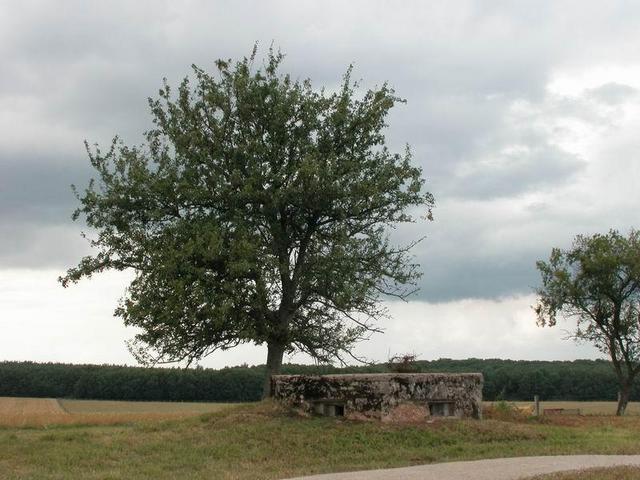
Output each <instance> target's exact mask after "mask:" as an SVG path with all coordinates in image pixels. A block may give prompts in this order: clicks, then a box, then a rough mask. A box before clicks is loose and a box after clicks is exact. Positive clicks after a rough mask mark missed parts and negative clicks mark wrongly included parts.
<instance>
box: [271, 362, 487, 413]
mask: <svg viewBox="0 0 640 480" xmlns="http://www.w3.org/2000/svg"><path fill="white" fill-rule="evenodd" d="M271 383H272V385H271V386H272V392H273V395H274V398H275V399H276V400H278V401H279V402H281V403H283V404H285V405H287V406H289V407H291V408H294V409H297V410H300V411H302V412H304V413H307V414H316V415H325V416H330V417H346V418H377V419H380V420H388V421H394V420H398V421H402V420H420V419H426V418H429V417H449V418H482V384H483V378H482V374H480V373H455V374H453V373H379V374H370V373H365V374H346V375H274V376H273V377H272V378H271Z"/></svg>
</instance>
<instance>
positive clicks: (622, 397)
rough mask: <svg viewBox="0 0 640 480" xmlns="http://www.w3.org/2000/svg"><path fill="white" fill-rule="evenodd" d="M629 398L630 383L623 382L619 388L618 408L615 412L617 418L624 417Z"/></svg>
mask: <svg viewBox="0 0 640 480" xmlns="http://www.w3.org/2000/svg"><path fill="white" fill-rule="evenodd" d="M630 396H631V383H627V382H624V383H623V384H622V385H621V387H620V392H619V394H618V408H617V410H616V415H617V416H619V417H620V416H622V415H624V412H625V410H626V409H627V404H628V403H629V397H630Z"/></svg>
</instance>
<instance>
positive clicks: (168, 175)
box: [60, 49, 434, 393]
mask: <svg viewBox="0 0 640 480" xmlns="http://www.w3.org/2000/svg"><path fill="white" fill-rule="evenodd" d="M282 61H283V55H282V54H280V53H275V52H273V51H271V50H270V51H269V54H268V56H267V57H266V58H265V60H264V61H263V63H262V65H259V66H256V52H255V49H254V52H253V54H252V55H251V56H250V57H248V58H244V59H242V60H239V61H236V62H233V61H231V60H228V61H223V60H219V61H217V62H216V72H215V73H208V72H206V71H205V70H203V69H201V68H199V67H196V66H193V77H192V78H191V79H190V78H189V77H187V78H185V79H184V80H183V82H182V83H181V84H180V85H179V87H178V88H177V91H176V93H175V95H174V92H173V90H172V88H171V87H170V86H169V85H168V84H167V82H166V80H165V82H164V85H163V87H162V88H161V89H160V91H159V97H158V98H156V99H149V105H150V108H151V113H152V116H153V123H154V127H153V128H152V129H151V130H149V131H148V132H147V133H146V137H145V138H146V140H145V142H144V143H143V144H142V145H140V146H127V145H125V143H124V142H123V141H122V140H120V139H119V138H117V137H116V138H115V139H114V141H113V142H112V144H111V146H110V148H109V149H107V150H106V151H103V150H101V149H100V148H99V147H98V146H94V147H87V151H88V155H89V159H90V162H91V164H92V165H93V167H94V169H95V171H96V173H97V178H96V179H94V180H92V181H91V182H90V184H89V186H88V187H87V188H86V189H84V190H82V191H76V195H77V197H78V200H79V201H80V207H79V208H78V209H77V210H76V212H75V213H74V219H77V218H84V219H85V220H86V223H87V224H88V226H89V227H92V229H94V231H95V232H97V233H96V236H95V238H92V239H91V245H92V246H93V247H94V249H95V250H96V253H95V254H94V255H92V256H87V257H85V258H83V259H82V260H81V261H80V263H79V264H78V266H76V267H74V268H71V269H69V270H68V271H67V273H66V275H65V276H64V277H61V278H60V281H61V282H62V284H63V285H64V286H67V285H68V284H69V283H72V282H77V281H78V280H80V279H81V278H83V277H89V276H91V275H92V274H94V273H97V272H101V271H104V270H107V269H115V270H125V269H132V270H133V271H134V272H135V278H134V279H133V281H132V282H131V284H130V286H129V288H128V291H127V294H126V295H125V297H124V298H123V299H122V301H121V303H120V305H119V306H118V308H117V310H116V314H117V315H118V316H120V317H121V318H123V320H124V323H125V324H126V325H132V326H136V327H139V329H140V333H138V334H137V335H136V337H135V339H134V341H133V342H132V343H131V345H130V347H131V349H132V351H133V352H134V354H135V355H136V356H137V357H138V359H139V360H140V361H142V362H147V363H154V362H174V361H183V360H185V361H187V362H192V361H194V360H198V359H200V358H202V357H204V356H206V355H208V354H210V353H211V352H213V351H215V350H216V349H226V348H231V347H233V346H236V345H238V344H241V343H245V342H254V343H256V344H259V345H260V344H267V346H268V355H267V365H268V369H269V371H268V374H269V375H270V374H271V373H276V372H278V371H279V369H280V366H281V364H282V357H283V354H284V353H285V352H293V351H302V352H306V353H308V354H309V355H311V356H312V357H313V358H315V359H318V360H320V361H332V360H335V359H343V358H345V355H349V354H350V352H351V349H352V347H353V345H354V344H355V342H357V341H359V340H361V339H363V338H365V337H367V336H368V335H369V334H370V332H372V331H375V330H377V329H378V327H377V321H378V320H380V319H381V318H382V317H384V314H385V309H384V307H383V306H382V304H381V303H380V299H381V297H382V296H383V295H392V296H396V297H400V298H405V297H406V296H407V295H408V294H410V293H411V292H412V291H413V290H414V289H415V283H416V280H417V279H418V278H419V276H420V271H419V269H418V265H416V264H415V263H414V261H413V260H412V257H411V255H410V252H409V250H410V248H411V247H412V246H413V245H415V244H416V243H417V242H418V241H419V240H420V239H414V240H412V241H410V242H408V243H407V244H405V245H400V246H396V245H393V244H392V242H391V241H390V239H389V231H390V228H393V227H395V226H396V225H397V224H399V223H404V222H412V221H415V219H414V216H413V215H412V211H413V213H414V214H415V212H417V213H418V214H419V215H421V217H422V218H428V219H430V218H431V208H432V206H433V203H434V201H433V197H432V195H431V194H430V193H428V192H425V191H424V188H423V187H424V179H423V178H422V172H421V169H420V168H419V167H417V166H415V165H413V164H412V162H411V160H412V158H411V153H410V150H409V147H408V146H407V147H406V148H405V150H404V151H402V152H401V153H395V152H391V151H390V150H389V148H388V147H387V146H386V140H385V135H384V130H385V127H386V123H385V119H386V117H387V114H388V112H389V110H390V109H391V108H392V107H393V106H394V105H395V104H396V103H398V102H401V101H402V100H401V99H400V98H399V97H397V96H396V94H395V92H394V90H393V89H392V88H390V87H389V86H388V85H387V84H384V85H382V86H380V87H378V88H375V89H371V90H367V91H366V92H363V93H361V94H360V89H359V85H358V83H357V82H354V81H352V79H351V68H349V69H348V70H347V72H346V74H345V76H344V78H343V80H342V83H341V85H340V87H339V88H338V89H337V90H335V91H329V90H327V89H324V88H323V89H320V90H318V89H314V88H313V87H312V84H311V81H310V80H308V79H307V80H294V79H293V78H291V76H290V75H286V74H282V73H280V72H279V67H280V66H281V63H282ZM267 380H268V379H267ZM265 387H266V388H265V391H266V392H267V393H268V383H266V384H265Z"/></svg>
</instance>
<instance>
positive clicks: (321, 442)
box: [0, 399, 640, 480]
mask: <svg viewBox="0 0 640 480" xmlns="http://www.w3.org/2000/svg"><path fill="white" fill-rule="evenodd" d="M9 401H11V400H8V399H4V400H3V402H5V403H6V402H9ZM37 401H40V402H42V403H41V405H42V406H43V408H47V409H53V410H52V411H48V413H47V414H48V415H51V416H52V417H56V418H59V417H60V416H61V415H67V417H78V418H84V419H85V421H84V422H80V424H77V422H75V423H76V424H71V425H70V424H68V423H74V422H61V423H62V424H61V425H54V424H53V423H54V422H49V423H46V424H44V425H45V426H33V425H32V426H29V427H25V426H10V425H8V424H6V423H5V426H4V427H0V479H2V480H4V479H60V478H64V479H67V478H70V479H74V478H78V479H106V478H108V479H125V478H126V479H128V478H136V479H138V478H140V479H171V478H176V477H179V478H181V479H205V478H206V479H276V478H287V477H291V476H296V475H302V474H312V473H321V472H330V471H347V470H360V469H371V468H385V467H397V466H403V465H412V464H424V463H430V462H442V461H453V460H462V459H479V458H492V457H507V456H520V455H549V454H571V453H601V454H631V453H634V454H639V453H640V442H638V438H639V436H640V417H639V416H630V417H627V418H615V417H609V416H583V417H544V418H539V419H534V418H530V417H527V416H525V415H518V414H515V415H511V416H510V415H508V414H504V412H502V413H500V414H498V413H494V414H491V413H490V412H489V415H488V417H491V416H492V415H493V417H494V418H487V419H485V420H483V421H474V420H462V421H455V420H454V421H452V420H441V421H435V422H433V423H420V424H404V425H390V424H381V423H378V422H354V421H343V420H339V419H332V418H301V417H298V416H294V415H291V414H290V413H288V412H286V411H283V410H281V409H280V408H279V407H277V406H276V405H273V404H270V403H259V404H249V405H235V406H231V405H224V406H223V407H222V408H221V406H220V405H215V404H213V405H212V408H214V409H216V408H217V409H218V411H215V412H213V413H205V414H201V415H197V416H195V415H193V413H191V412H189V413H187V412H185V411H181V412H178V413H177V414H176V413H174V412H168V413H157V412H151V413H149V412H147V411H143V410H144V409H145V406H144V405H143V404H139V405H137V406H136V408H138V409H142V410H137V411H136V412H134V413H131V410H130V408H132V407H131V406H129V405H128V402H108V403H105V404H100V405H98V404H94V403H93V402H91V403H87V402H75V401H73V402H70V403H69V402H68V401H65V402H62V405H63V406H64V408H63V406H60V407H59V408H60V410H62V411H63V413H60V412H58V411H57V410H55V408H54V406H52V403H51V401H49V400H47V399H43V400H40V399H37ZM54 402H55V401H54ZM0 403H2V402H0ZM110 404H111V405H112V407H109V405H110ZM16 405H17V403H16V404H14V407H15V408H17V406H16ZM92 405H93V409H94V410H91V408H92ZM178 405H180V407H178ZM175 406H176V408H183V409H184V408H187V407H186V406H185V404H176V405H175ZM6 408H8V407H6ZM22 408H23V411H25V412H27V413H28V411H29V409H34V408H36V405H35V404H33V403H32V404H31V405H30V406H29V407H28V408H27V407H22ZM74 408H75V409H76V411H82V413H67V412H66V411H65V409H66V410H73V409H74ZM111 408H113V409H119V412H120V413H118V412H115V411H113V410H112V409H111ZM166 408H169V407H166ZM198 408H202V406H201V405H199V406H198ZM96 409H99V410H101V412H102V413H95V410H96ZM3 411H4V410H3ZM88 412H89V413H88ZM91 412H93V413H91ZM152 414H153V415H152ZM150 415H152V416H150ZM176 415H177V416H176ZM104 417H107V418H109V422H103V421H101V420H100V419H101V418H104ZM91 420H93V423H92V421H91ZM65 423H67V424H65ZM82 423H84V424H82ZM587 478H588V477H587ZM604 478H606V477H604ZM622 478H624V477H622ZM632 478H633V477H632Z"/></svg>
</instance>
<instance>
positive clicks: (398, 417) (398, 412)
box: [382, 402, 429, 423]
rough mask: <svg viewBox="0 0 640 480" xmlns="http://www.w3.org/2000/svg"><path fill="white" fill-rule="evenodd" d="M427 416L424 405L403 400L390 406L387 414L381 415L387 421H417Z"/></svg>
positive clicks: (427, 410)
mask: <svg viewBox="0 0 640 480" xmlns="http://www.w3.org/2000/svg"><path fill="white" fill-rule="evenodd" d="M428 418H429V409H428V408H427V407H426V406H424V405H418V404H415V403H410V402H405V403H401V404H400V405H398V406H397V407H394V408H392V409H391V410H390V411H389V414H388V415H385V416H384V417H382V421H383V422H387V423H419V422H424V421H426V420H427V419H428Z"/></svg>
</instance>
